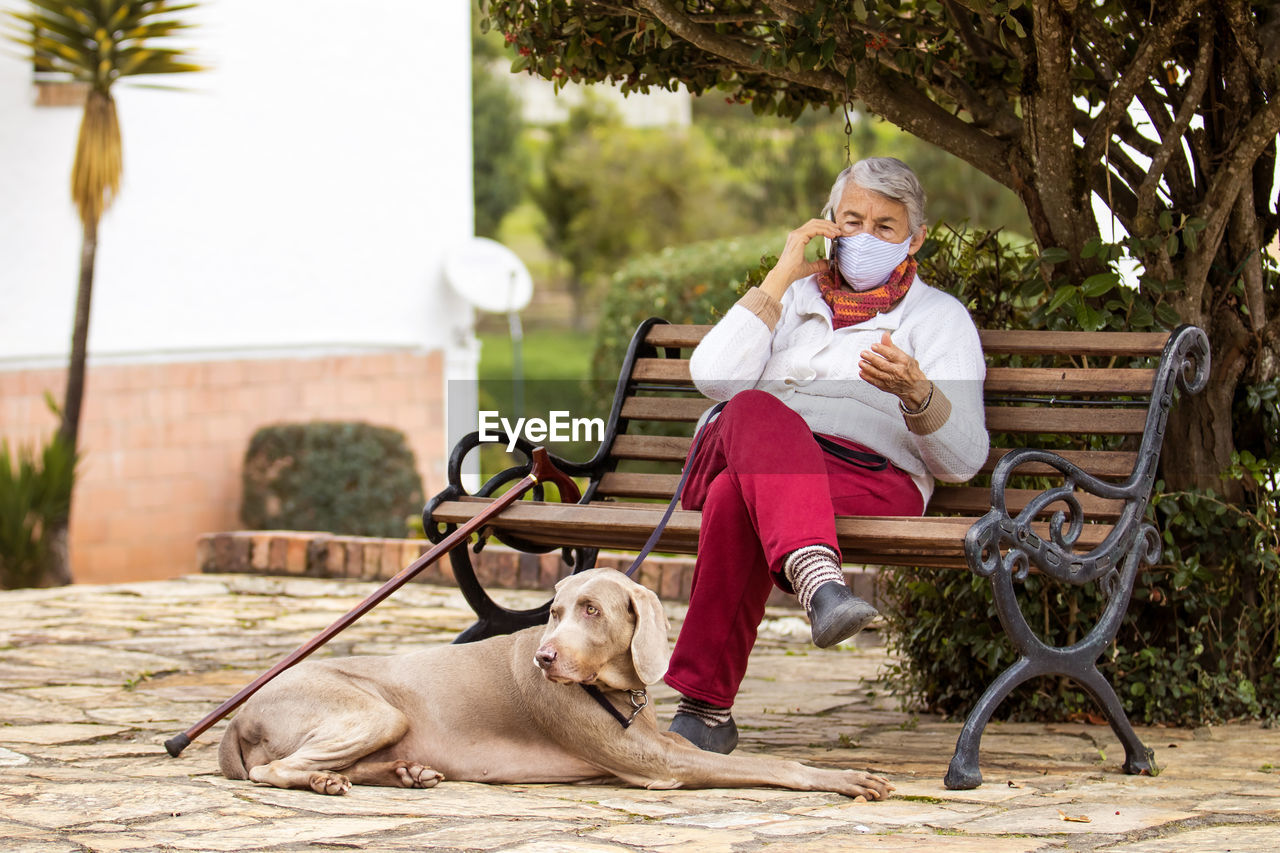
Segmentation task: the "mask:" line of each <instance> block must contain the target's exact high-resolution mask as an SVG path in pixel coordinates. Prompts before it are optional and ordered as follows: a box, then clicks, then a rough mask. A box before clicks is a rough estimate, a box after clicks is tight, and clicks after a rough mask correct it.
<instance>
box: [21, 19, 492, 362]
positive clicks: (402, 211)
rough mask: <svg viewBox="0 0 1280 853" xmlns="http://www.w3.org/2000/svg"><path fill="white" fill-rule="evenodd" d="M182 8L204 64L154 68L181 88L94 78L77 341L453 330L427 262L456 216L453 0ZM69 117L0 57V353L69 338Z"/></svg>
mask: <svg viewBox="0 0 1280 853" xmlns="http://www.w3.org/2000/svg"><path fill="white" fill-rule="evenodd" d="M23 5H25V4H23V3H22V2H20V0H0V8H7V9H14V8H20V7H22V6H23ZM184 14H185V15H187V16H188V17H189V18H190V19H192V20H196V21H198V22H199V23H200V26H199V28H197V29H195V30H193V31H191V33H190V34H189V36H188V39H189V41H190V42H191V44H192V45H193V46H194V47H195V48H196V54H197V56H198V58H199V59H200V60H201V61H203V62H204V63H206V64H208V65H209V66H210V67H211V70H210V71H209V72H207V73H201V74H192V75H179V76H177V77H173V78H170V79H164V80H160V79H157V80H156V81H155V82H158V83H160V82H162V83H166V84H171V85H179V86H182V87H184V88H186V89H187V91H182V92H171V91H156V90H152V89H144V88H137V87H135V86H131V85H129V83H128V82H125V83H122V84H119V85H117V87H116V88H115V90H114V91H115V94H116V98H117V102H118V107H119V114H120V121H121V127H122V131H123V138H124V156H125V172H124V181H123V185H122V187H121V192H120V196H119V199H118V201H117V203H116V204H115V205H114V206H113V207H112V208H111V210H110V211H109V212H108V213H107V214H106V216H105V218H104V219H103V222H102V227H101V232H100V249H99V254H98V265H97V281H96V284H95V293H94V306H93V318H92V326H91V332H90V353H91V356H95V357H104V356H112V355H114V356H121V355H129V354H139V353H147V352H151V353H154V352H156V351H162V352H173V351H192V350H201V351H208V350H211V349H212V350H220V349H229V348H230V349H238V350H245V349H256V348H263V347H267V348H275V347H296V346H315V345H322V346H325V345H334V344H336V345H357V346H365V345H375V346H383V345H399V346H405V345H408V346H419V347H426V348H429V349H435V348H452V346H453V344H454V343H455V342H456V343H460V344H462V345H464V347H465V344H466V341H465V338H467V337H468V335H469V329H470V311H469V309H467V308H466V307H464V306H463V305H462V304H461V303H460V301H459V300H457V299H456V297H454V296H453V295H451V294H450V293H449V291H448V289H447V288H446V287H445V284H444V281H443V280H442V277H441V271H440V270H441V258H442V255H443V253H444V252H445V251H446V250H447V248H448V247H449V246H451V245H454V244H456V243H457V241H459V240H462V239H465V238H467V237H469V236H470V235H471V233H472V201H471V198H472V196H471V168H470V165H471V141H470V132H469V128H470V96H469V76H470V61H469V60H470V51H469V46H470V42H469V6H468V3H467V0H450V2H432V3H403V2H395V0H366V2H364V3H361V4H358V5H352V4H350V3H343V2H338V0H276V2H271V3H262V2H253V0H217V2H210V3H207V4H206V5H204V6H202V7H201V8H199V9H198V10H195V11H193V12H188V13H184ZM389 21H394V22H395V25H394V26H388V22H389ZM428 35H430V37H429V38H428ZM428 43H429V45H430V47H429V48H427V47H425V45H426V44H428ZM79 115H80V110H79V109H78V108H69V107H37V106H34V104H33V94H32V86H31V70H30V66H29V64H28V63H26V62H25V61H23V60H22V59H21V58H20V57H17V56H14V55H11V54H0V116H2V117H3V119H2V120H0V296H2V299H0V360H13V359H24V360H25V359H29V358H32V357H35V358H41V357H57V358H61V357H63V356H64V355H65V353H66V352H67V350H68V341H69V339H70V333H71V331H70V330H71V319H72V310H73V305H74V294H75V287H76V274H77V267H78V260H79V246H80V231H79V225H78V222H77V220H76V217H75V213H74V210H73V208H72V205H71V203H70V201H69V198H68V184H69V174H70V167H71V162H72V157H73V152H74V144H75V137H76V130H77V127H78V122H79ZM453 325H456V326H457V327H458V328H457V330H456V331H454V332H453V333H451V326H453Z"/></svg>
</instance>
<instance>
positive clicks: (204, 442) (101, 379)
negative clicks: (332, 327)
mask: <svg viewBox="0 0 1280 853" xmlns="http://www.w3.org/2000/svg"><path fill="white" fill-rule="evenodd" d="M443 363H444V359H443V356H442V354H441V353H439V352H430V353H428V352H422V351H417V350H402V351H401V350H397V351H390V352H379V353H374V354H346V355H327V356H317V357H314V358H269V359H243V360H227V361H204V362H177V363H165V364H104V365H91V366H90V368H89V375H88V380H87V387H86V396H85V405H84V411H83V417H82V420H81V429H80V448H81V450H82V452H83V454H84V460H83V462H82V464H81V471H80V479H79V483H78V485H77V488H76V493H75V499H74V504H73V507H72V519H71V561H72V572H73V574H74V577H75V580H76V581H77V582H81V583H109V582H116V581H126V580H150V579H158V578H167V577H174V576H177V575H181V574H187V573H189V572H191V571H192V570H193V568H194V567H195V553H196V539H197V537H198V536H199V535H200V534H202V533H206V532H209V531H217V530H228V529H235V528H238V527H239V526H240V521H239V511H240V494H241V492H240V473H241V463H242V460H243V456H244V451H245V448H246V447H247V445H248V442H249V438H250V436H251V435H252V434H253V432H254V430H256V429H257V428H258V427H260V426H262V425H265V424H269V423H279V422H285V421H307V420H314V419H344V420H361V421H367V422H369V423H373V424H377V425H379V426H390V427H395V428H397V429H399V430H401V431H402V432H404V433H405V435H406V437H407V439H408V441H409V446H410V447H411V448H412V449H413V452H414V454H415V456H416V457H417V462H418V470H419V472H420V473H421V474H422V477H423V486H424V489H425V491H426V493H427V494H428V495H429V494H432V493H434V492H435V491H438V490H439V489H440V488H442V486H443V483H444V475H443V471H444V465H445V460H446V458H447V451H446V448H445V418H444V378H443ZM64 388H65V371H64V370H62V369H48V370H37V369H31V370H8V371H3V370H0V436H2V437H4V438H6V439H8V441H9V443H10V445H11V446H12V445H14V444H32V443H35V442H37V441H41V440H43V439H44V438H46V437H47V436H48V435H50V434H51V433H52V432H54V430H55V429H56V426H57V422H56V419H55V418H54V416H53V415H52V414H51V413H50V412H49V411H48V409H47V408H46V407H45V404H44V401H43V395H44V392H45V391H50V392H52V394H53V396H54V398H55V399H59V400H60V399H61V398H62V395H63V391H64Z"/></svg>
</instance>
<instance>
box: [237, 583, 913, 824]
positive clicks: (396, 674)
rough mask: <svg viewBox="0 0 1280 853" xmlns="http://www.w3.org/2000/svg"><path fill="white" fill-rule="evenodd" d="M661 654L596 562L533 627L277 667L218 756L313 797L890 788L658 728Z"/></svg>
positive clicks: (640, 590)
mask: <svg viewBox="0 0 1280 853" xmlns="http://www.w3.org/2000/svg"><path fill="white" fill-rule="evenodd" d="M668 655H669V652H668V645H667V618H666V616H665V614H663V612H662V606H661V604H660V603H659V601H658V597H657V596H656V595H654V594H653V593H652V592H651V591H649V590H648V589H645V588H644V587H642V586H640V585H639V584H637V583H634V582H633V581H631V580H630V579H628V578H627V577H626V576H624V575H622V574H621V573H619V572H617V571H614V570H613V569H592V570H590V571H585V572H581V573H579V574H576V575H573V576H571V577H569V578H566V579H564V580H562V581H561V582H560V583H559V584H558V585H557V586H556V595H555V599H554V600H553V601H552V604H551V618H550V621H549V622H548V624H547V626H546V627H545V628H542V627H533V628H527V629H525V630H523V631H519V632H517V633H515V634H511V635H508V636H501V637H493V638H490V639H488V640H482V641H480V642H476V643H469V644H464V645H447V646H442V647H439V648H432V649H428V650H426V651H421V652H413V653H410V654H405V655H396V656H390V657H348V658H335V659H331V660H323V661H314V662H311V661H307V662H303V663H300V664H298V665H297V666H295V667H293V668H291V669H289V670H286V671H285V672H284V673H282V674H281V675H280V676H279V677H277V678H276V679H275V680H274V681H272V682H270V683H269V684H267V685H266V686H265V687H264V688H263V689H262V690H260V691H259V692H258V693H257V694H255V695H254V696H253V697H252V698H251V699H250V700H249V701H248V703H247V704H246V705H245V706H244V708H243V709H242V710H241V711H240V713H239V714H238V715H237V716H236V717H235V719H234V720H232V722H231V725H230V726H229V727H228V728H227V730H226V733H225V734H224V735H223V738H222V744H221V746H220V747H219V750H218V763H219V765H220V767H221V769H222V773H223V775H225V776H226V777H227V778H229V779H252V780H253V781H254V782H262V783H266V784H268V785H275V786H277V787H281V788H311V789H312V790H313V791H317V792H319V793H322V794H343V793H346V791H347V790H349V789H350V787H351V785H352V784H358V785H388V786H401V787H408V788H430V787H432V786H433V785H435V784H436V783H437V782H439V781H440V780H441V779H452V780H457V781H469V782H509V783H520V782H581V781H614V782H616V781H617V780H622V781H623V782H625V783H628V784H632V785H643V786H645V787H648V788H679V787H688V788H729V787H763V786H775V787H783V788H794V789H796V790H801V791H834V792H837V793H840V794H845V795H847V796H849V797H861V798H865V799H868V800H875V799H881V798H883V797H885V796H887V795H888V793H889V792H890V791H892V790H893V786H892V785H890V784H889V783H888V781H886V780H885V779H883V778H881V777H879V776H873V775H870V774H867V773H862V772H859V771H856V770H827V769H820V768H816V767H809V766H807V765H804V764H800V763H799V762H796V761H787V760H783V759H778V758H768V757H764V756H759V755H719V754H717V753H713V752H704V751H702V750H700V749H698V748H697V747H695V746H693V745H692V744H690V743H689V742H688V741H687V740H685V739H684V738H682V737H680V736H679V735H676V734H672V733H671V732H665V731H661V730H659V728H658V720H657V716H656V715H655V714H654V711H653V708H652V706H650V705H648V704H647V699H646V698H645V694H644V692H643V691H644V689H645V685H647V684H652V683H654V682H656V681H658V679H660V678H661V677H662V674H663V673H664V672H665V671H666V666H667V658H668ZM583 685H594V686H595V687H596V688H598V690H599V691H600V695H602V696H603V697H605V699H606V701H607V702H608V703H609V704H610V705H612V706H613V707H614V708H615V709H616V710H617V711H618V714H616V715H615V714H612V713H610V712H609V711H608V710H607V709H605V708H604V706H603V705H601V704H598V701H599V700H598V699H594V698H593V697H592V696H591V695H590V693H589V692H588V691H587V690H584V689H583ZM642 705H643V707H640V706H642ZM636 708H640V710H639V711H638V713H636V712H635V709H636ZM633 715H634V722H633V724H632V725H630V726H627V727H624V726H623V724H622V723H623V722H624V721H625V720H626V719H627V718H628V717H632V716H633Z"/></svg>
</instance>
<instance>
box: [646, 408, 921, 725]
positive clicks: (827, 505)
mask: <svg viewBox="0 0 1280 853" xmlns="http://www.w3.org/2000/svg"><path fill="white" fill-rule="evenodd" d="M703 433H704V435H703V436H702V440H701V442H700V444H699V446H698V448H697V453H696V456H695V457H694V458H691V459H689V460H687V461H686V463H685V464H686V465H688V466H692V467H691V468H690V471H689V478H688V480H687V482H686V483H685V489H684V493H683V495H682V496H681V501H680V502H681V505H682V506H684V507H685V508H686V509H701V510H702V531H701V534H700V535H699V538H698V557H697V561H696V563H695V565H694V574H693V591H692V593H691V594H690V598H689V614H688V617H687V618H686V619H685V622H684V627H683V628H682V629H681V631H680V637H679V639H678V640H677V641H676V647H675V651H674V653H673V654H672V656H671V665H670V667H669V668H668V669H667V675H666V679H665V680H666V682H667V684H669V685H670V686H671V687H673V688H675V689H676V690H678V691H680V692H681V693H683V694H684V695H686V696H689V697H692V698H694V699H700V700H702V701H703V702H709V703H711V704H713V705H718V706H721V707H729V706H731V705H732V704H733V699H734V697H735V696H736V695H737V693H738V687H739V685H741V683H742V677H743V676H744V675H745V674H746V671H747V658H748V657H749V656H750V654H751V648H752V646H754V645H755V641H756V630H757V629H758V628H759V626H760V620H761V619H762V618H763V616H764V605H765V601H766V599H768V597H769V593H770V591H771V589H772V587H773V585H774V584H775V583H776V584H777V585H778V586H779V587H780V588H782V589H784V590H786V591H787V592H791V588H790V584H788V582H787V581H786V579H785V578H784V577H783V575H782V562H783V559H784V558H785V557H786V556H787V554H789V553H791V552H792V551H794V550H795V549H797V548H801V547H804V546H805V545H819V544H821V545H828V546H830V547H831V548H832V549H833V550H835V551H836V552H837V553H839V547H838V545H837V544H836V532H835V516H836V515H920V514H921V513H923V512H924V501H923V499H922V497H921V495H920V490H919V489H918V488H916V485H915V483H914V482H912V480H911V478H910V476H909V475H907V474H906V472H904V471H902V470H900V469H898V468H895V467H894V466H892V465H890V466H888V467H887V468H885V469H884V470H882V471H871V470H868V469H866V468H861V467H858V466H857V465H854V464H852V463H849V462H845V461H843V460H841V459H838V458H836V457H835V456H832V455H831V454H827V453H823V451H822V449H821V448H820V447H819V446H818V444H817V442H816V441H814V439H813V433H812V432H810V430H809V426H808V424H806V423H805V421H804V419H803V418H802V417H800V416H799V415H798V414H796V413H795V412H793V411H792V410H791V409H789V408H787V406H786V404H784V403H783V402H781V401H780V400H778V398H776V397H774V396H773V395H772V394H769V393H767V392H764V391H744V392H742V393H740V394H737V395H735V396H734V398H733V399H732V400H730V401H729V403H728V405H726V406H725V407H724V408H723V409H722V410H721V411H720V414H719V416H718V417H717V418H716V419H715V420H713V421H711V422H710V423H708V424H707V425H706V426H704V427H703ZM836 440H837V441H840V443H842V444H844V445H846V446H848V447H852V448H854V449H858V450H862V451H864V452H867V451H866V448H864V447H860V446H859V445H857V444H854V443H852V442H849V441H844V440H842V439H836Z"/></svg>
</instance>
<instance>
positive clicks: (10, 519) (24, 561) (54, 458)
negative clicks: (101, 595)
mask: <svg viewBox="0 0 1280 853" xmlns="http://www.w3.org/2000/svg"><path fill="white" fill-rule="evenodd" d="M78 459H79V457H78V456H77V455H76V454H75V453H73V452H72V451H71V449H70V448H69V447H68V446H67V445H66V443H65V442H64V441H62V439H61V438H60V437H58V436H57V435H54V436H53V437H52V438H51V439H49V441H48V442H47V443H45V444H44V446H43V447H41V448H40V449H39V451H37V450H35V449H34V448H30V447H19V448H18V449H17V453H16V458H15V457H14V456H11V454H10V450H9V442H7V441H0V586H3V587H4V588H5V589H16V588H18V587H27V586H36V585H38V584H39V583H40V581H41V580H42V579H43V577H44V573H45V570H46V568H47V567H48V561H49V559H50V549H51V548H52V547H53V542H52V541H51V539H52V537H51V536H50V535H49V532H50V530H51V529H52V528H54V527H56V526H58V523H59V522H62V523H63V524H65V522H66V520H67V514H68V512H70V509H71V490H72V488H73V487H74V486H75V478H76V466H77V463H78Z"/></svg>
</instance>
